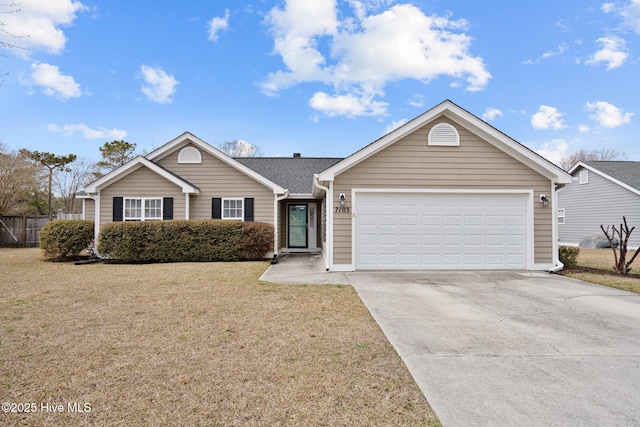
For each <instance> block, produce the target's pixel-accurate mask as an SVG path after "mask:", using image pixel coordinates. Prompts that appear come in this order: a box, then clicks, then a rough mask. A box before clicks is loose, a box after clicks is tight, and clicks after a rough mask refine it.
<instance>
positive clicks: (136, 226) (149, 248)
mask: <svg viewBox="0 0 640 427" xmlns="http://www.w3.org/2000/svg"><path fill="white" fill-rule="evenodd" d="M249 224H252V225H249ZM268 229H270V230H271V231H270V233H271V235H273V226H271V225H270V224H263V223H244V224H243V223H242V222H240V221H222V220H190V221H183V220H175V221H157V222H155V221H154V222H152V221H147V222H114V223H110V224H107V225H105V226H104V227H102V229H101V230H100V238H99V246H98V252H99V253H100V254H102V255H103V256H106V257H108V258H112V259H117V260H120V261H125V262H187V261H192V262H195V261H209V262H211V261H239V260H244V259H257V258H260V257H262V256H264V254H266V253H267V252H268V251H269V249H270V248H268V249H266V250H264V251H263V249H262V248H264V247H265V244H264V240H265V239H266V237H264V236H263V234H264V233H267V231H266V230H268ZM244 230H246V233H247V234H248V235H250V236H251V237H248V238H243V234H244V233H245V231H244ZM270 241H271V242H273V237H271V240H270ZM261 251H262V252H261Z"/></svg>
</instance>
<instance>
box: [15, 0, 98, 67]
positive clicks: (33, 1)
mask: <svg viewBox="0 0 640 427" xmlns="http://www.w3.org/2000/svg"><path fill="white" fill-rule="evenodd" d="M7 3H8V4H9V5H13V6H14V7H13V8H12V7H9V6H8V5H3V10H9V11H11V10H17V12H12V13H3V14H2V22H3V24H4V26H3V27H2V30H3V32H7V33H9V34H10V35H12V36H14V37H16V38H15V40H13V39H12V43H14V44H16V45H18V46H21V47H24V48H25V49H11V52H13V53H15V54H17V55H22V56H23V57H28V56H29V55H30V53H32V51H36V50H43V51H45V52H47V53H49V54H59V53H60V52H62V50H63V49H64V47H65V45H66V42H67V38H66V37H65V35H64V33H63V31H62V30H61V29H60V27H61V26H68V25H71V24H72V23H73V21H74V19H75V18H76V13H77V12H82V11H84V10H85V9H86V6H84V5H83V4H82V3H80V2H79V1H73V0H46V1H45V0H20V1H16V2H7ZM27 49H28V50H27Z"/></svg>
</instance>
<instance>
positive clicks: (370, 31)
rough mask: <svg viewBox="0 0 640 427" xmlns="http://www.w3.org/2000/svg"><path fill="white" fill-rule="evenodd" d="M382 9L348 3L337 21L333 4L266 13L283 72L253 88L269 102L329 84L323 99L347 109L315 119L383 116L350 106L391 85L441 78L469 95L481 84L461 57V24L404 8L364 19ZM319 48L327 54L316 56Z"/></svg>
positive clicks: (480, 69)
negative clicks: (306, 85) (310, 85)
mask: <svg viewBox="0 0 640 427" xmlns="http://www.w3.org/2000/svg"><path fill="white" fill-rule="evenodd" d="M389 3H390V1H387V0H377V1H376V0H369V1H356V0H350V1H348V4H349V6H350V7H351V8H352V9H353V11H354V14H355V16H356V17H355V18H352V17H344V14H339V12H338V9H337V2H336V0H315V1H313V2H310V1H306V0H287V1H286V6H285V8H284V9H280V8H278V7H276V8H273V9H272V10H271V11H270V12H269V15H268V17H267V22H268V24H269V25H270V27H271V32H272V35H273V38H274V52H275V53H276V54H278V55H280V56H281V58H282V61H283V62H284V65H285V68H286V69H284V70H279V71H276V72H272V73H269V74H268V75H267V77H266V79H265V80H264V81H263V82H262V85H261V86H262V90H263V92H264V93H266V94H268V95H273V94H276V93H278V92H279V91H281V90H284V89H286V88H288V87H291V86H294V85H297V84H299V83H302V82H321V83H326V84H330V85H333V87H334V90H335V94H333V95H331V98H332V99H334V100H341V101H346V100H349V101H350V103H351V105H352V106H353V108H354V109H353V110H350V109H348V108H346V109H345V108H344V107H345V102H339V103H337V106H338V107H339V108H338V109H337V110H335V111H334V110H330V109H328V108H326V109H324V110H323V112H324V113H325V114H329V115H347V116H357V115H360V114H363V112H364V114H372V112H373V111H374V110H375V111H377V112H376V113H375V114H378V115H381V114H385V113H386V108H374V109H367V108H365V109H363V108H362V103H361V102H353V101H354V98H359V99H364V98H366V99H372V98H373V97H374V96H382V94H383V93H384V87H385V86H386V84H387V83H389V82H392V81H398V80H403V79H416V80H420V81H422V82H424V83H425V84H426V83H428V82H429V81H431V80H433V79H435V78H437V77H439V76H449V77H453V78H454V79H459V80H463V81H464V82H465V83H466V89H467V90H469V91H477V90H481V89H483V88H484V87H485V86H486V85H487V83H488V82H489V79H490V78H491V75H490V73H489V72H488V71H487V69H486V67H485V64H484V61H483V60H482V58H480V57H474V56H472V55H471V54H470V53H469V49H470V46H471V41H472V40H471V38H470V37H469V36H468V35H466V34H465V33H464V32H461V31H464V30H465V29H466V26H467V25H468V24H467V22H466V21H464V20H457V21H454V20H450V19H449V18H448V17H439V16H436V15H433V16H426V15H425V14H424V13H423V12H422V11H421V10H420V9H418V8H417V7H415V6H413V5H411V4H400V5H395V6H393V7H391V8H389V9H387V10H385V11H384V12H382V13H380V14H369V13H370V11H371V10H374V9H378V8H380V7H382V6H386V5H388V4H389ZM341 19H342V20H341ZM324 46H328V47H327V48H325V50H327V51H328V52H323V50H322V49H321V47H324ZM390 58H393V59H392V60H391V59H390ZM325 95H326V94H325ZM316 96H317V94H316V95H314V97H316ZM326 97H329V95H326ZM327 99H328V98H324V99H323V100H327ZM316 101H318V99H317V97H316V99H315V101H314V102H311V103H310V104H311V105H312V107H313V106H314V105H318V103H317V102H316ZM377 104H378V105H381V104H383V103H381V102H377ZM322 105H324V106H325V107H327V104H326V103H323V104H322ZM385 105H386V104H385ZM314 108H315V107H314Z"/></svg>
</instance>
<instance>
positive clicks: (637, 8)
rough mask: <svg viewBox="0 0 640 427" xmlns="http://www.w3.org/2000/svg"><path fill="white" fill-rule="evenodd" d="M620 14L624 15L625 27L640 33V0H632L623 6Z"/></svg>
mask: <svg viewBox="0 0 640 427" xmlns="http://www.w3.org/2000/svg"><path fill="white" fill-rule="evenodd" d="M620 16H622V19H623V21H624V25H625V27H627V28H629V29H631V30H633V31H635V32H636V33H638V34H640V0H631V1H630V2H629V3H627V4H625V5H624V6H622V9H621V11H620Z"/></svg>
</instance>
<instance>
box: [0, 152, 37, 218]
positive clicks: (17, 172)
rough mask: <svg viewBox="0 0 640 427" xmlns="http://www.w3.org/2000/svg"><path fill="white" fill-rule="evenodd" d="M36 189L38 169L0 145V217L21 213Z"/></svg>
mask: <svg viewBox="0 0 640 427" xmlns="http://www.w3.org/2000/svg"><path fill="white" fill-rule="evenodd" d="M38 188H39V183H38V169H37V168H36V167H35V166H34V165H33V164H32V163H31V162H29V161H27V160H26V159H24V158H23V157H21V156H20V155H18V153H16V152H11V151H9V150H8V149H7V148H6V147H5V146H4V145H3V144H2V143H0V215H6V214H9V213H16V214H18V213H22V212H21V211H22V205H23V204H26V203H27V202H28V201H29V199H30V196H31V194H32V193H34V192H37V189H38Z"/></svg>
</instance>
